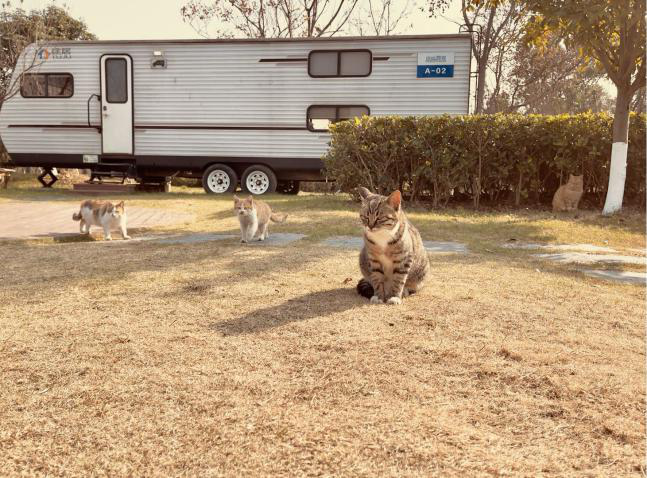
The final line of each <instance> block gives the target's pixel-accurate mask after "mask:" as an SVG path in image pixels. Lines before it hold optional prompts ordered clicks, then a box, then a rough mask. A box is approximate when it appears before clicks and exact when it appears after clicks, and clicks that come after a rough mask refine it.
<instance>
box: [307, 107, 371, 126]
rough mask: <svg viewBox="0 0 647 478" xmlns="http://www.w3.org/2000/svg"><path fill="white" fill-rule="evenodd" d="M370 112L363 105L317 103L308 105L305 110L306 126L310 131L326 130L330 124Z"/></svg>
mask: <svg viewBox="0 0 647 478" xmlns="http://www.w3.org/2000/svg"><path fill="white" fill-rule="evenodd" d="M369 114H371V112H370V110H369V109H368V106H363V105H350V106H346V105H344V106H340V105H318V106H310V107H309V108H308V112H307V126H308V129H309V130H310V131H328V128H329V127H330V125H331V124H333V123H336V122H338V121H344V120H348V119H351V118H355V117H361V116H364V115H369Z"/></svg>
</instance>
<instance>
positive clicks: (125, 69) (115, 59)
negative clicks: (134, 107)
mask: <svg viewBox="0 0 647 478" xmlns="http://www.w3.org/2000/svg"><path fill="white" fill-rule="evenodd" d="M112 60H114V61H123V62H124V63H125V64H126V68H124V73H125V74H126V77H125V81H124V85H125V87H126V99H125V100H124V101H110V100H109V99H108V88H109V87H110V82H109V81H108V62H109V61H112ZM131 61H132V60H131ZM103 73H104V75H103V76H104V80H105V82H106V103H108V104H111V105H125V104H126V103H128V101H129V99H130V94H129V92H128V87H129V84H128V61H127V60H126V59H125V58H124V57H123V56H121V57H114V58H106V61H105V62H104V71H103Z"/></svg>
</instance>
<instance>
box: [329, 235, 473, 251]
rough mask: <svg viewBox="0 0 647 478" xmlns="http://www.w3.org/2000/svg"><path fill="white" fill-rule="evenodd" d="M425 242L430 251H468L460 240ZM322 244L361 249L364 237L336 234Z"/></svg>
mask: <svg viewBox="0 0 647 478" xmlns="http://www.w3.org/2000/svg"><path fill="white" fill-rule="evenodd" d="M423 243H424V245H425V249H426V250H427V251H428V252H458V253H465V252H467V246H466V245H465V244H461V243H460V242H440V241H423ZM321 244H322V245H324V246H331V247H340V248H343V249H361V248H362V246H363V245H364V239H362V238H361V237H355V236H334V237H329V238H328V239H325V240H324V241H322V242H321Z"/></svg>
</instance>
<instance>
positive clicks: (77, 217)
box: [72, 210, 83, 221]
mask: <svg viewBox="0 0 647 478" xmlns="http://www.w3.org/2000/svg"><path fill="white" fill-rule="evenodd" d="M81 217H83V216H82V215H81V210H79V212H75V213H74V214H72V219H73V220H74V221H80V220H81Z"/></svg>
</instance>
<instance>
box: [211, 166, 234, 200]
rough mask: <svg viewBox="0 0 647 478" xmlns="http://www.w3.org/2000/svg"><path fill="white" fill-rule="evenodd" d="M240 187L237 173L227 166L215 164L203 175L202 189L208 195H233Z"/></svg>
mask: <svg viewBox="0 0 647 478" xmlns="http://www.w3.org/2000/svg"><path fill="white" fill-rule="evenodd" d="M236 186H238V176H236V172H235V171H234V170H233V169H231V168H230V167H229V166H227V165H226V164H213V165H211V166H209V167H208V168H207V169H205V171H204V174H203V175H202V187H203V188H204V190H205V191H206V192H207V193H208V194H224V193H233V192H234V191H236Z"/></svg>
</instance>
